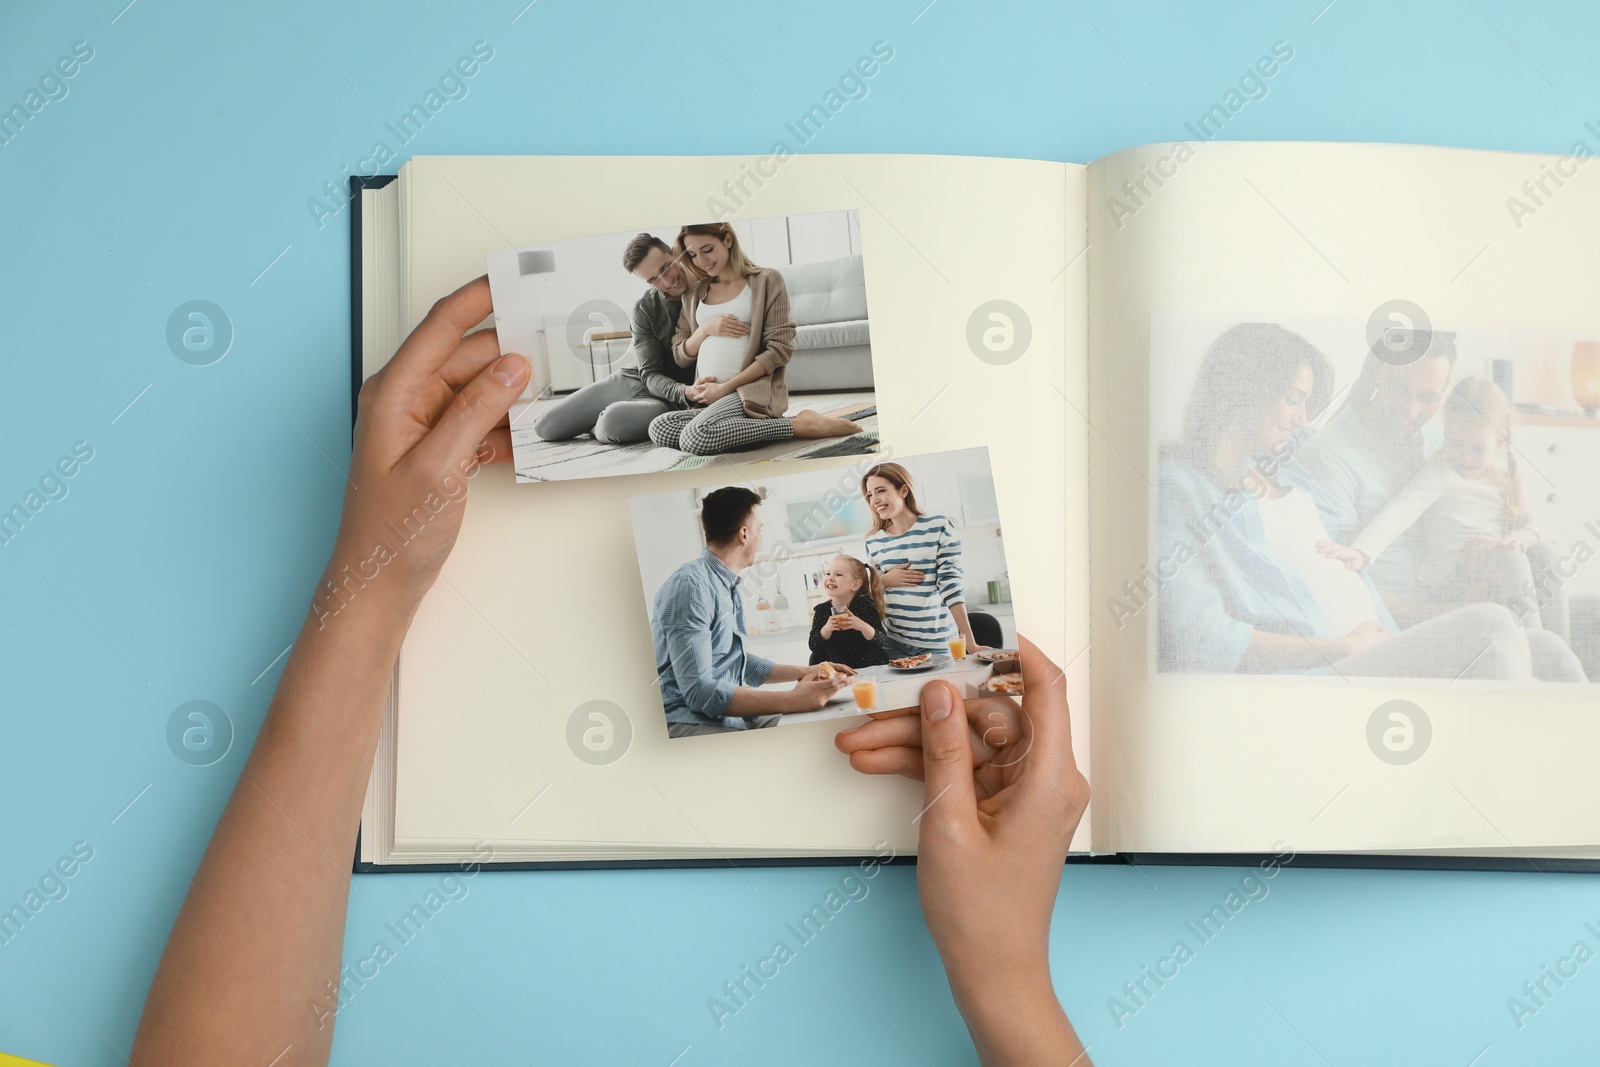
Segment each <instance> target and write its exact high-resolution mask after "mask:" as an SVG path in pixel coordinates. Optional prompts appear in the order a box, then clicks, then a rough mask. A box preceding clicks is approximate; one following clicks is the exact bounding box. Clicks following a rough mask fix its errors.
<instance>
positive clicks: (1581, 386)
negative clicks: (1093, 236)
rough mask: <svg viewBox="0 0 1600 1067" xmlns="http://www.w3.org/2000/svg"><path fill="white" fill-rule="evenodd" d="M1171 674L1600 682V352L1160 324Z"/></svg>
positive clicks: (1293, 328) (1148, 577)
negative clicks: (1599, 413)
mask: <svg viewBox="0 0 1600 1067" xmlns="http://www.w3.org/2000/svg"><path fill="white" fill-rule="evenodd" d="M1151 381H1152V383H1153V385H1152V395H1151V437H1152V441H1151V450H1152V465H1153V467H1154V477H1153V478H1152V481H1153V482H1154V484H1155V490H1154V496H1155V499H1154V508H1153V515H1154V518H1153V526H1154V528H1153V535H1154V536H1153V538H1152V559H1151V561H1150V563H1149V565H1148V566H1147V568H1146V570H1145V572H1144V573H1143V574H1141V575H1138V576H1134V577H1133V578H1132V579H1131V580H1130V581H1129V582H1128V583H1126V584H1125V585H1124V586H1123V588H1122V590H1121V594H1122V595H1120V596H1116V597H1113V598H1112V599H1111V600H1110V601H1109V602H1108V604H1107V609H1108V610H1109V611H1110V613H1111V615H1112V619H1113V621H1114V623H1115V624H1116V625H1118V626H1125V625H1128V624H1129V623H1130V622H1131V621H1133V620H1134V619H1136V618H1137V619H1138V620H1139V621H1140V622H1141V623H1142V624H1144V625H1150V626H1153V633H1154V637H1155V656H1156V665H1155V667H1156V670H1157V671H1159V672H1195V673H1204V674H1273V675H1289V674H1304V675H1313V676H1316V675H1326V676H1330V677H1343V678H1361V677H1369V678H1410V679H1426V680H1434V681H1437V682H1439V683H1440V684H1449V683H1453V682H1456V681H1466V680H1470V681H1481V682H1500V683H1516V684H1528V685H1539V684H1545V683H1551V684H1574V683H1578V684H1582V683H1587V682H1590V681H1593V680H1596V679H1600V561H1597V560H1596V559H1595V556H1596V549H1597V547H1600V479H1597V478H1596V477H1595V475H1594V471H1595V470H1596V468H1597V467H1600V418H1597V417H1596V408H1597V407H1600V343H1597V340H1596V339H1594V338H1587V337H1574V336H1570V335H1562V334H1558V333H1552V332H1546V331H1535V330H1526V331H1515V330H1507V329H1504V328H1499V329H1480V328H1474V327H1472V326H1470V325H1465V324H1461V325H1453V324H1440V323H1434V324H1430V325H1428V326H1426V328H1423V327H1421V326H1417V325H1412V324H1406V325H1390V326H1386V327H1383V328H1381V329H1378V330H1376V331H1374V329H1373V328H1372V324H1371V323H1368V322H1363V321H1360V320H1353V321H1341V320H1330V319H1311V318H1305V319H1295V318H1288V317H1286V318H1282V319H1279V320H1277V321H1256V322H1231V323H1230V322H1227V321H1225V320H1222V321H1219V320H1215V319H1211V320H1194V319H1177V318H1168V319H1157V320H1156V321H1155V322H1153V323H1152V327H1151Z"/></svg>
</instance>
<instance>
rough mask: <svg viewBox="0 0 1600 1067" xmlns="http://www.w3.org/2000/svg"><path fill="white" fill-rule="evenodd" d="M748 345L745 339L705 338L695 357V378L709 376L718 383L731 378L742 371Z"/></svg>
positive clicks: (747, 340)
mask: <svg viewBox="0 0 1600 1067" xmlns="http://www.w3.org/2000/svg"><path fill="white" fill-rule="evenodd" d="M748 344H749V338H746V337H707V338H706V339H705V340H704V341H702V342H701V344H700V354H699V355H698V356H696V357H695V369H694V376H695V378H697V379H699V378H704V377H706V376H707V375H710V376H711V377H713V378H715V379H716V380H717V381H719V382H725V381H727V380H728V379H729V378H732V377H733V376H734V375H735V374H738V373H739V371H740V370H741V369H743V365H744V353H745V349H746V347H747V346H748Z"/></svg>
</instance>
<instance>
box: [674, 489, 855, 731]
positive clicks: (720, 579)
mask: <svg viewBox="0 0 1600 1067" xmlns="http://www.w3.org/2000/svg"><path fill="white" fill-rule="evenodd" d="M760 505H761V498H760V497H759V496H757V495H756V494H755V493H754V492H752V491H751V490H749V489H746V488H743V487H742V486H726V487H724V488H722V489H717V490H715V491H713V492H711V493H708V494H706V497H705V499H704V500H703V501H702V502H701V505H700V527H701V529H702V530H703V531H704V532H705V540H706V547H705V550H704V551H703V552H701V553H700V555H699V556H697V557H696V558H695V559H692V560H690V561H689V562H688V563H685V564H684V565H683V566H681V567H679V568H678V569H677V570H675V571H673V572H672V574H671V576H670V577H668V578H667V580H666V582H665V583H663V584H662V586H661V589H660V590H659V591H658V592H657V593H656V599H655V605H654V609H653V611H652V612H651V617H650V639H651V641H652V642H653V643H654V645H655V653H656V673H657V676H658V677H659V678H660V680H661V701H662V704H663V705H664V707H665V708H666V713H667V735H668V736H669V737H693V736H695V735H698V734H719V733H724V732H726V731H728V730H752V729H759V728H761V727H763V726H772V725H774V724H775V723H776V722H777V720H778V716H779V715H782V714H783V713H785V712H791V711H816V710H818V709H820V708H822V707H823V706H824V705H826V704H827V703H828V698H829V697H831V696H833V694H834V693H835V692H837V691H838V690H839V689H840V688H842V687H843V686H844V685H846V684H848V678H849V676H850V675H852V674H854V673H855V672H854V671H853V670H851V669H850V668H849V667H846V666H844V665H842V664H837V663H819V664H817V665H815V666H810V667H798V666H790V665H789V664H784V663H774V662H772V661H771V660H769V659H763V658H762V657H760V656H757V655H755V654H754V653H751V652H748V651H747V650H746V649H745V622H744V601H743V599H742V598H741V596H740V593H739V573H740V572H741V571H743V570H745V569H746V568H748V567H749V566H750V565H751V564H753V563H754V562H755V560H756V555H757V553H759V552H760V551H761V528H762V521H761V513H760ZM790 681H792V682H795V683H796V684H795V686H794V688H792V689H781V690H766V689H760V688H757V687H759V686H761V685H764V684H766V683H768V682H790Z"/></svg>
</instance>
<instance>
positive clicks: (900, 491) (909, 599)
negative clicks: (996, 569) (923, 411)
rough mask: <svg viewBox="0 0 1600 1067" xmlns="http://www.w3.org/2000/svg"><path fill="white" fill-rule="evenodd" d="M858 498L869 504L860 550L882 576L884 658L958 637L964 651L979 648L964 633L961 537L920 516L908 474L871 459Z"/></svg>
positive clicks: (942, 646) (939, 520)
mask: <svg viewBox="0 0 1600 1067" xmlns="http://www.w3.org/2000/svg"><path fill="white" fill-rule="evenodd" d="M861 495H862V496H863V497H865V498H866V501H867V506H868V507H869V508H871V509H872V514H873V520H874V521H873V530H872V533H870V534H868V535H867V555H868V557H870V558H871V560H872V562H873V564H874V565H875V566H877V568H878V570H879V571H881V572H882V573H883V588H884V599H885V600H886V601H887V604H888V608H889V611H888V614H887V615H886V616H885V617H884V620H883V622H884V625H883V632H882V637H883V646H884V651H885V652H886V653H887V654H888V655H889V657H890V658H891V659H898V658H900V657H902V656H913V655H917V654H918V653H922V652H944V653H946V654H948V653H949V650H950V646H949V642H950V639H951V638H954V637H964V638H966V641H967V648H968V650H969V651H970V650H974V649H978V648H982V647H984V646H982V645H980V644H978V642H977V641H976V640H975V639H974V638H973V636H972V626H971V624H970V623H969V622H968V621H967V605H966V596H965V594H964V593H963V591H962V587H961V578H962V570H961V538H960V537H959V536H958V535H957V534H956V527H955V523H953V522H951V521H950V520H949V519H948V518H947V517H945V516H943V515H924V514H923V512H922V508H920V507H919V506H918V505H917V495H916V492H915V490H914V488H913V486H912V482H911V472H910V471H908V470H906V469H905V468H904V467H902V466H901V465H900V464H898V463H879V464H878V465H876V466H875V467H873V468H872V469H871V470H869V471H867V473H866V475H865V476H864V477H862V479H861Z"/></svg>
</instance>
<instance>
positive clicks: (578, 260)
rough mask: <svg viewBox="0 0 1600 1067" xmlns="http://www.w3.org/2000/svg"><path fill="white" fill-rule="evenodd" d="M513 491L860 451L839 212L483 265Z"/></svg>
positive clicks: (860, 280)
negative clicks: (529, 484) (523, 368)
mask: <svg viewBox="0 0 1600 1067" xmlns="http://www.w3.org/2000/svg"><path fill="white" fill-rule="evenodd" d="M487 263H488V270H489V284H490V288H491V290H492V292H493V297H494V308H495V327H496V330H497V335H498V338H499V343H500V349H501V351H502V352H518V353H522V354H524V355H526V356H527V357H528V359H529V362H530V363H531V365H532V375H531V378H530V380H529V383H528V387H527V390H526V391H525V392H524V394H523V396H522V398H521V399H520V400H519V401H518V402H517V404H515V405H514V406H513V407H512V410H511V415H510V422H511V438H512V450H513V454H514V460H515V466H516V474H517V478H518V480H519V481H560V480H567V479H575V478H597V477H607V476H614V475H625V474H648V473H656V472H660V471H669V470H685V469H692V468H699V467H708V466H726V465H730V464H733V463H739V464H740V465H745V464H749V463H755V462H762V461H771V460H796V459H817V458H822V457H829V456H853V455H864V454H870V453H873V452H876V451H877V450H878V432H877V425H878V422H877V406H876V398H875V394H874V391H873V390H874V372H873V364H872V341H871V331H870V324H869V321H868V318H867V290H866V273H865V261H864V258H863V256H862V253H861V227H860V221H859V217H858V214H857V212H855V211H854V210H849V211H826V212H815V213H811V214H805V215H788V216H779V217H775V218H762V219H741V220H738V221H735V222H705V223H701V222H694V221H692V220H691V221H690V222H689V223H687V224H681V225H671V226H663V227H658V228H654V229H648V230H628V231H624V232H621V233H610V234H601V235H598V236H588V237H579V238H573V239H570V240H565V241H556V242H554V243H550V244H544V245H538V246H533V247H529V248H522V249H514V250H508V251H504V252H497V253H494V254H492V255H490V256H489V257H487Z"/></svg>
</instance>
